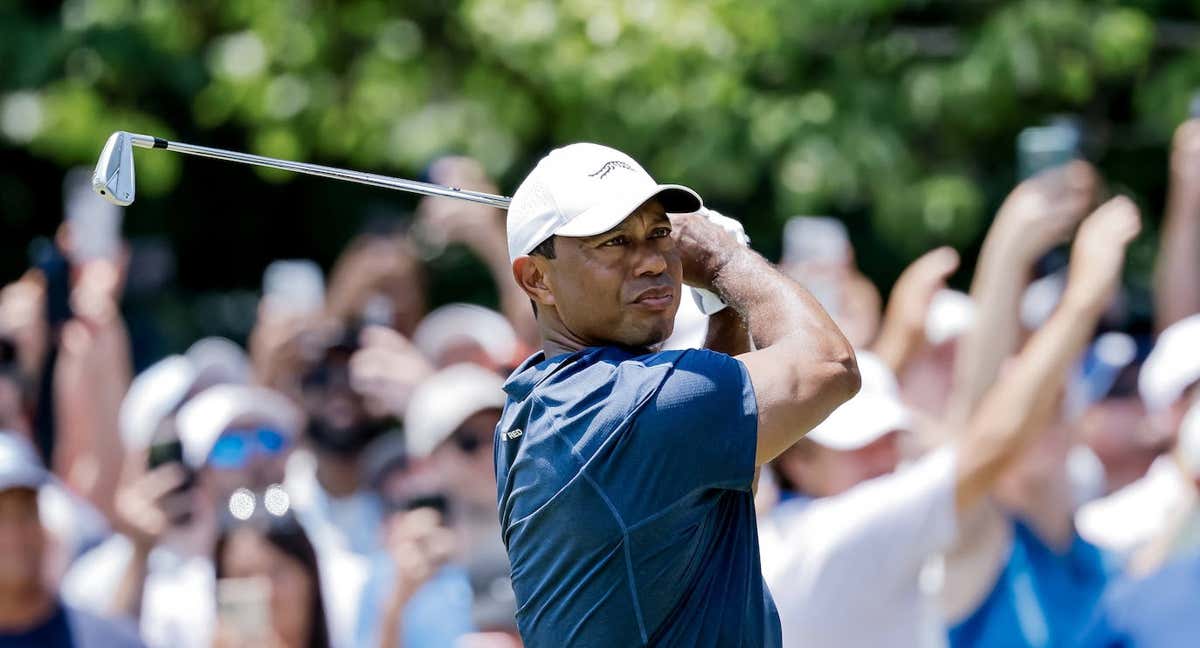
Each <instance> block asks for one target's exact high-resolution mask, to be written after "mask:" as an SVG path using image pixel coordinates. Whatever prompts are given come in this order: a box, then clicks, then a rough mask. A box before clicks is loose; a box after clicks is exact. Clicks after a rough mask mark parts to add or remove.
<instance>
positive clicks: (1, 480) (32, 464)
mask: <svg viewBox="0 0 1200 648" xmlns="http://www.w3.org/2000/svg"><path fill="white" fill-rule="evenodd" d="M49 480H50V473H48V472H46V468H45V467H44V466H43V465H42V459H41V457H39V456H38V453H37V451H36V450H34V449H33V446H32V445H30V443H29V441H27V440H26V439H25V438H24V437H22V436H20V435H19V434H17V433H16V432H7V431H3V430H0V491H6V490H11V489H14V488H28V489H32V490H38V489H39V488H41V487H42V485H43V484H45V483H46V482H48V481H49Z"/></svg>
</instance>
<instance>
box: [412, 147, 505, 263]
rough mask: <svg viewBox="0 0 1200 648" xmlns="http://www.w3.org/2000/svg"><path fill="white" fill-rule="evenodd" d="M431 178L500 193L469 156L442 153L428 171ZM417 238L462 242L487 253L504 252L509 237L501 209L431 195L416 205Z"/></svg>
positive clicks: (437, 243) (441, 243)
mask: <svg viewBox="0 0 1200 648" xmlns="http://www.w3.org/2000/svg"><path fill="white" fill-rule="evenodd" d="M429 175H430V179H431V180H433V181H434V182H436V183H438V184H442V185H446V186H450V187H457V188H459V189H469V190H471V191H482V192H485V193H493V194H494V193H499V189H497V188H496V185H495V183H493V182H492V180H491V178H489V177H488V175H487V172H486V171H485V170H484V168H483V165H481V164H480V163H479V162H478V161H476V160H473V159H471V158H469V157H445V158H442V159H440V160H438V161H437V162H436V163H435V164H434V165H433V167H432V168H431V169H430V171H429ZM416 230H417V232H418V236H419V238H421V239H422V240H424V241H427V242H429V243H431V244H433V245H434V246H436V247H445V246H446V245H449V244H451V243H461V244H463V245H465V246H467V247H469V248H471V249H472V250H473V251H475V253H476V254H479V255H480V256H484V257H486V256H487V255H488V254H489V253H490V252H492V251H493V249H494V248H496V247H497V246H499V248H500V249H501V250H502V251H504V252H505V259H507V258H508V257H507V245H508V239H507V235H506V234H505V232H504V212H503V211H501V210H499V209H496V208H495V207H491V206H489V205H483V204H479V203H474V202H470V201H466V200H458V199H455V198H442V197H438V196H431V197H428V198H424V199H422V200H421V204H420V205H419V206H418V207H417V226H416Z"/></svg>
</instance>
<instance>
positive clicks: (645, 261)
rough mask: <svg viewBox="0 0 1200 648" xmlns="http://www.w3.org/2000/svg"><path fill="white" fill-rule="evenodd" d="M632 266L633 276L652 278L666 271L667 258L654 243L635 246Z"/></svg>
mask: <svg viewBox="0 0 1200 648" xmlns="http://www.w3.org/2000/svg"><path fill="white" fill-rule="evenodd" d="M634 254H635V255H636V256H635V258H634V265H633V276H635V277H654V276H657V275H660V274H662V273H664V272H666V271H667V257H666V255H665V254H663V251H662V250H661V249H659V246H658V245H656V244H655V242H654V241H646V242H643V243H642V244H640V245H638V246H637V250H635V251H634Z"/></svg>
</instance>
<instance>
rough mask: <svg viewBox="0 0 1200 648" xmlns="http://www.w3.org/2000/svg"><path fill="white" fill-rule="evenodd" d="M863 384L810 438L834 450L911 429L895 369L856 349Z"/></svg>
mask: <svg viewBox="0 0 1200 648" xmlns="http://www.w3.org/2000/svg"><path fill="white" fill-rule="evenodd" d="M855 354H856V355H857V356H858V372H859V375H861V376H862V387H861V388H860V389H859V390H858V394H856V395H855V396H854V398H851V399H850V400H848V401H846V402H845V403H842V405H841V407H838V408H837V409H835V410H834V411H833V413H832V414H830V415H829V418H827V419H825V420H824V421H823V422H822V423H821V424H820V425H818V426H817V427H815V428H813V430H812V432H809V433H808V438H810V439H812V440H813V441H816V442H817V443H819V444H821V445H823V446H825V447H827V448H832V449H834V450H857V449H859V448H861V447H863V446H866V445H868V444H870V443H872V442H874V441H876V440H877V439H879V438H880V437H882V436H884V435H885V434H887V433H889V432H896V431H900V430H907V429H908V428H909V426H910V425H911V424H912V416H911V415H910V414H909V411H908V408H906V407H905V406H904V404H903V403H901V402H900V395H899V388H898V386H897V385H896V377H895V376H894V375H892V370H891V369H888V367H887V365H885V364H884V363H883V361H882V360H880V359H879V357H878V356H876V355H875V354H873V353H871V352H869V351H855Z"/></svg>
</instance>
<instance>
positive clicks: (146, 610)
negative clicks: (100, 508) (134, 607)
mask: <svg viewBox="0 0 1200 648" xmlns="http://www.w3.org/2000/svg"><path fill="white" fill-rule="evenodd" d="M132 557H133V544H132V543H131V542H130V541H129V539H128V538H126V537H125V536H123V535H119V534H115V535H113V536H112V537H110V538H109V539H108V540H105V541H104V542H103V543H101V544H100V545H99V546H97V547H96V548H95V549H93V550H91V551H89V552H88V553H86V554H84V555H83V556H81V557H80V558H79V560H77V561H76V562H75V564H74V565H72V566H71V569H70V570H68V571H67V573H66V575H65V576H64V577H63V582H62V596H63V599H64V600H65V601H66V602H67V604H69V605H73V606H75V607H77V608H80V609H84V610H87V611H89V612H92V613H94V614H98V615H101V616H111V615H112V596H113V593H114V592H115V591H116V590H117V586H118V585H119V584H120V582H121V577H122V575H123V574H124V572H125V568H126V566H127V565H128V564H129V561H130V559H131V558H132ZM139 625H140V629H141V634H142V640H143V641H145V642H146V645H147V646H151V647H154V648H158V647H162V648H167V647H170V648H209V646H210V645H211V644H212V632H213V627H214V626H215V625H216V574H215V572H214V570H213V564H212V560H211V559H210V558H209V557H208V556H201V555H197V554H194V553H188V552H184V551H181V550H179V549H177V548H176V547H173V546H172V545H171V544H168V543H164V544H162V545H159V546H157V547H155V548H154V549H153V550H152V551H151V552H150V556H149V558H148V559H147V563H146V581H145V584H144V587H143V590H142V611H141V620H140V623H139Z"/></svg>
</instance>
